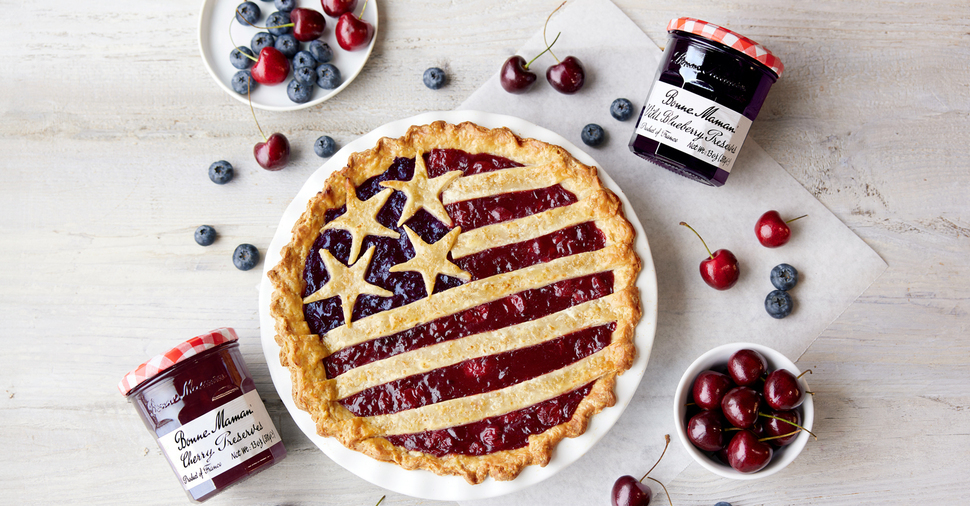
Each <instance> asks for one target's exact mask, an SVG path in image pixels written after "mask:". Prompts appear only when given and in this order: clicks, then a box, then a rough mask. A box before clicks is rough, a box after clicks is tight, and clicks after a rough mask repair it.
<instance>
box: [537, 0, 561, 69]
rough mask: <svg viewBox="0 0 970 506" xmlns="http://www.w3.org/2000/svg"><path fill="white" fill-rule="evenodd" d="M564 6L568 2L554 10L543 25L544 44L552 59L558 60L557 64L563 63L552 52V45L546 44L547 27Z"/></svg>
mask: <svg viewBox="0 0 970 506" xmlns="http://www.w3.org/2000/svg"><path fill="white" fill-rule="evenodd" d="M563 5H566V2H563V3H561V4H559V7H556V8H555V9H553V11H552V12H550V13H549V16H548V17H546V24H544V25H542V43H543V44H545V45H546V50H548V51H549V54H551V55H552V57H553V58H555V59H556V63H561V62H560V61H559V57H558V56H556V53H553V52H552V44H549V43H548V42H546V27H547V26H549V20H550V19H552V15H553V14H555V13H556V11H558V10H559V9H562V6H563ZM560 33H562V32H560ZM556 38H557V39H558V38H559V36H558V35H557V36H556ZM552 43H553V44H555V43H556V41H552ZM529 63H532V62H529Z"/></svg>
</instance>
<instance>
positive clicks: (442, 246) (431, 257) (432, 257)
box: [388, 227, 472, 296]
mask: <svg viewBox="0 0 970 506" xmlns="http://www.w3.org/2000/svg"><path fill="white" fill-rule="evenodd" d="M404 232H405V233H407V234H408V239H409V240H410V241H411V246H412V247H413V248H414V257H412V258H411V259H410V260H408V261H407V262H404V263H401V264H397V265H392V266H391V267H390V268H389V269H388V270H389V271H391V272H403V271H416V272H419V273H421V277H423V278H424V287H425V289H426V290H427V291H428V296H431V291H432V290H434V282H435V279H436V278H437V277H438V274H439V273H440V274H445V275H448V276H454V277H456V278H459V279H463V280H465V281H468V280H470V279H471V278H472V276H471V274H469V273H467V272H465V271H463V270H461V268H460V267H458V266H457V265H455V264H453V263H451V261H450V260H448V252H449V251H451V248H453V247H454V246H455V241H457V240H458V234H461V227H455V228H453V229H451V232H448V234H447V235H445V236H444V237H442V238H441V239H440V240H439V241H438V242H436V243H434V244H428V243H426V242H424V240H423V239H421V237H420V236H418V234H415V233H414V232H413V231H412V230H411V229H410V228H408V227H404Z"/></svg>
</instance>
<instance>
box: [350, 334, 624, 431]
mask: <svg viewBox="0 0 970 506" xmlns="http://www.w3.org/2000/svg"><path fill="white" fill-rule="evenodd" d="M614 330H616V324H615V323H608V324H605V325H599V326H596V327H590V328H587V329H583V330H579V331H576V332H572V333H569V334H566V335H564V336H560V337H557V338H555V339H551V340H549V341H546V342H543V343H540V344H536V345H533V346H528V347H526V348H521V349H516V350H511V351H506V352H504V353H498V354H495V355H489V356H485V357H479V358H473V359H470V360H465V361H464V362H459V363H457V364H453V365H449V366H446V367H441V368H438V369H434V370H432V371H429V372H426V373H422V374H415V375H413V376H408V377H406V378H401V379H399V380H395V381H391V382H388V383H384V384H383V385H378V386H375V387H371V388H368V389H366V390H363V391H361V392H358V393H356V394H354V395H351V396H348V397H346V398H344V399H342V400H341V401H340V404H342V405H343V406H344V407H345V408H347V409H348V410H349V411H350V412H351V413H353V414H355V415H357V416H375V415H388V414H391V413H397V412H398V411H404V410H406V409H414V408H419V407H421V406H427V405H428V404H434V403H436V402H442V401H447V400H449V399H457V398H459V397H467V396H470V395H477V394H482V393H485V392H491V391H493V390H499V389H502V388H505V387H508V386H512V385H515V384H517V383H521V382H523V381H527V380H530V379H532V378H536V377H539V376H542V375H543V374H547V373H550V372H552V371H555V370H557V369H560V368H563V367H565V366H567V365H569V364H572V363H574V362H577V361H579V360H581V359H583V358H586V357H588V356H590V355H592V354H593V353H596V352H597V351H599V350H601V349H603V348H605V347H606V346H607V345H609V344H610V336H611V335H612V334H613V331H614Z"/></svg>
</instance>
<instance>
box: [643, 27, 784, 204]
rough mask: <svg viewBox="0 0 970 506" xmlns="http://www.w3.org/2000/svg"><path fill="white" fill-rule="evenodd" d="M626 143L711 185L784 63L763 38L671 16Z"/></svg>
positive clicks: (722, 175) (721, 176) (725, 170)
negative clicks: (653, 74) (661, 50)
mask: <svg viewBox="0 0 970 506" xmlns="http://www.w3.org/2000/svg"><path fill="white" fill-rule="evenodd" d="M667 32H668V33H669V37H668V40H667V47H666V49H665V50H664V54H663V57H662V58H661V62H660V68H659V69H658V70H657V74H656V77H655V78H654V82H653V85H652V87H651V89H650V93H649V94H648V96H647V100H646V102H645V103H644V106H643V110H642V111H641V112H640V119H639V120H638V121H637V128H636V132H634V134H633V137H632V138H631V139H630V150H631V151H633V152H634V153H636V154H637V156H640V157H641V158H644V159H646V160H649V161H651V162H653V163H655V164H657V165H659V166H661V167H663V168H665V169H667V170H670V171H672V172H675V173H678V174H680V175H683V176H686V177H688V178H690V179H693V180H695V181H699V182H702V183H705V184H708V185H712V186H722V185H723V184H724V183H725V182H726V181H727V178H728V175H729V174H730V173H731V168H732V167H733V166H734V162H735V161H736V160H737V157H738V154H739V152H740V150H741V145H742V144H743V143H744V138H745V137H746V136H747V134H748V128H750V126H751V123H752V122H753V121H754V119H755V118H756V117H757V116H758V112H759V111H760V110H761V106H762V104H764V101H765V97H766V96H767V95H768V90H769V89H770V88H771V85H772V84H774V82H775V81H776V80H778V78H779V77H780V76H781V73H782V71H784V68H785V67H784V65H783V64H782V63H781V60H779V59H778V57H776V56H775V55H773V54H772V53H771V52H770V51H768V50H767V49H765V47H764V46H762V45H760V44H758V43H757V42H754V41H753V40H751V39H748V38H746V37H743V36H741V35H739V34H737V33H734V32H732V31H730V30H727V29H725V28H722V27H720V26H717V25H715V24H711V23H707V22H705V21H700V20H698V19H693V18H679V19H673V20H671V21H670V23H668V25H667Z"/></svg>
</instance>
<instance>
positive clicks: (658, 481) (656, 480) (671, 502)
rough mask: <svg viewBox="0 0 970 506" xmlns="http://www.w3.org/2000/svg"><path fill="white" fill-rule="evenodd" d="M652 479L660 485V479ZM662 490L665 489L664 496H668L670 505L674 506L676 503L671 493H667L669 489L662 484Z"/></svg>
mask: <svg viewBox="0 0 970 506" xmlns="http://www.w3.org/2000/svg"><path fill="white" fill-rule="evenodd" d="M650 479H651V480H653V481H655V482H657V483H660V480H658V479H656V478H654V477H651V478H650ZM660 488H662V489H664V495H666V496H667V502H669V503H670V506H674V501H672V500H671V499H670V493H669V492H667V487H665V486H664V484H663V483H660Z"/></svg>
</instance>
